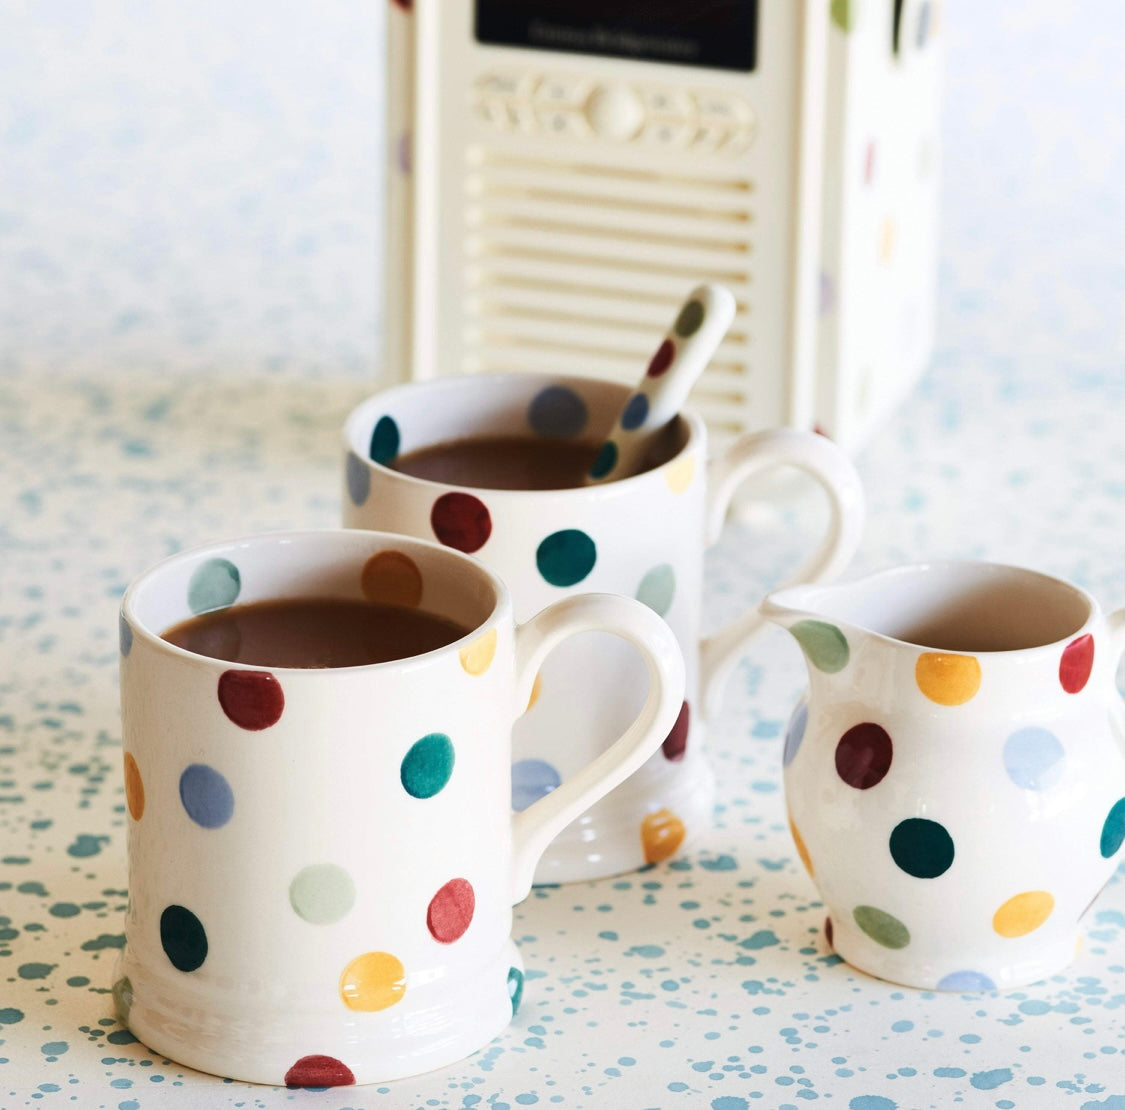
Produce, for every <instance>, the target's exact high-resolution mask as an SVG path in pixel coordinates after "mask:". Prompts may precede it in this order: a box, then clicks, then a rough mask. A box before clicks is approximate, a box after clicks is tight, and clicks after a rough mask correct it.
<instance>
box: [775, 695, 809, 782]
mask: <svg viewBox="0 0 1125 1110" xmlns="http://www.w3.org/2000/svg"><path fill="white" fill-rule="evenodd" d="M808 723H809V703H808V702H806V701H803V702H801V704H800V705H798V706H797V708H796V709H794V710H793V716H792V717H790V718H789V727H788V728H786V730H785V750H784V751H783V752H782V753H781V764H782V766H783V767H788V766H789V764H790V763H792V762H793V760H794V759H796V757H797V750H798V749H799V748H800V746H801V741H802V740H804V738H805V729H806V728H807V727H808Z"/></svg>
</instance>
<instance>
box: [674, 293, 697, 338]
mask: <svg viewBox="0 0 1125 1110" xmlns="http://www.w3.org/2000/svg"><path fill="white" fill-rule="evenodd" d="M703 317H704V311H703V305H702V304H700V302H699V301H688V303H687V304H686V305H684V307H683V308H681V309H680V314H679V316H677V317H676V323H675V326H674V327H673V328H672V330H673V331H674V332H675V333H676V334H677V335H678V336H679V337H680V338H681V339H687V338H688V336H689V335H695V333H696V332H697V331H699V328H700V326H701V325H702V323H703Z"/></svg>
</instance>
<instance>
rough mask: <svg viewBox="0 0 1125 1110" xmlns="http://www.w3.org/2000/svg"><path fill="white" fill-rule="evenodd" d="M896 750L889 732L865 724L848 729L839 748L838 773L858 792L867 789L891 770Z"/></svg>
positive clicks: (870, 724) (877, 726) (837, 751)
mask: <svg viewBox="0 0 1125 1110" xmlns="http://www.w3.org/2000/svg"><path fill="white" fill-rule="evenodd" d="M893 755H894V747H893V745H892V744H891V738H890V736H888V735H887V731H886V729H884V728H882V727H881V726H879V725H876V724H872V723H871V722H870V721H865V722H864V723H863V724H861V725H855V726H854V727H852V728H849V729H848V731H847V732H845V733H844V735H843V736H841V737H840V742H839V743H838V744H837V745H836V774H838V775H839V776H840V778H842V779H843V780H844V782H846V783H847V784H848V785H849V786H854V787H855V788H856V790H868V789H870V788H871V787H872V786H876V785H877V784H878V783H880V782H882V781H883V779H884V778H885V777H886V774H887V772H888V771H889V770H890V769H891V758H892V757H893Z"/></svg>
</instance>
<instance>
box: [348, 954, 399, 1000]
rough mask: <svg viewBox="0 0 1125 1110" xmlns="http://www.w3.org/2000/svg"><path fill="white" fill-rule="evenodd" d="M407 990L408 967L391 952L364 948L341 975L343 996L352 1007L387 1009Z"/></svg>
mask: <svg viewBox="0 0 1125 1110" xmlns="http://www.w3.org/2000/svg"><path fill="white" fill-rule="evenodd" d="M405 993H406V969H405V968H404V967H403V966H402V961H401V960H399V959H398V957H397V956H392V955H391V954H390V953H389V952H364V954H363V955H362V956H356V958H355V959H354V960H352V962H351V963H350V964H348V966H347V967H346V968H344V974H343V975H341V976H340V997H341V998H342V999H343V1000H344V1005H345V1006H347V1007H348V1009H350V1010H364V1011H370V1010H385V1009H386V1008H387V1007H388V1006H393V1005H394V1004H395V1003H396V1002H400V1001H401V1000H402V996H403V994H405Z"/></svg>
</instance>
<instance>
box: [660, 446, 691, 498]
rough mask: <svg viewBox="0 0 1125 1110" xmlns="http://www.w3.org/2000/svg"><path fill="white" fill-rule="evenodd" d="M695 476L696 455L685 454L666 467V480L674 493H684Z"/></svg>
mask: <svg viewBox="0 0 1125 1110" xmlns="http://www.w3.org/2000/svg"><path fill="white" fill-rule="evenodd" d="M694 477H695V457H694V456H693V455H685V456H684V457H683V458H682V459H677V460H676V461H675V462H674V463H670V464H669V465H668V466H666V467H665V468H664V481H665V482H666V483H667V484H668V488H669V489H670V490H671V491H672V492H673V493H683V492H684V491H685V490H686V489H687V488H688V486H690V485H691V480H692V478H694Z"/></svg>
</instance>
